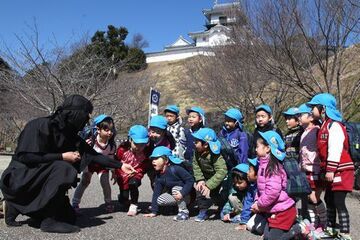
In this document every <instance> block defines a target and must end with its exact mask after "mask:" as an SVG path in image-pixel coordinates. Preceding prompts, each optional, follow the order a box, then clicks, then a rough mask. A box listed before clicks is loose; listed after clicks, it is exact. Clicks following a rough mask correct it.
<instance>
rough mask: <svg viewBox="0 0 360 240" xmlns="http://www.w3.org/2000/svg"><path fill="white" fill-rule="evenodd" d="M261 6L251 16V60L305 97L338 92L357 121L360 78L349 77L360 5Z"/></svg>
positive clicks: (296, 0) (342, 1)
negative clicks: (252, 36) (349, 46)
mask: <svg viewBox="0 0 360 240" xmlns="http://www.w3.org/2000/svg"><path fill="white" fill-rule="evenodd" d="M261 3H262V4H258V5H257V8H256V9H255V10H253V12H251V13H249V15H252V17H251V20H252V21H249V22H251V29H252V32H253V33H254V35H255V36H256V38H254V40H253V41H252V42H253V45H252V46H253V56H252V57H251V58H250V59H252V60H253V61H254V62H256V63H257V66H258V67H259V70H260V69H261V70H263V71H266V72H268V73H269V74H271V75H273V76H274V79H275V80H277V81H278V82H281V83H282V84H285V85H287V86H289V87H290V88H291V89H292V90H293V91H295V92H296V94H297V95H299V96H303V97H305V98H310V97H311V96H313V95H314V94H316V93H318V92H330V93H333V94H335V96H337V99H338V105H339V108H340V109H341V110H342V111H343V112H346V113H348V116H349V117H351V113H350V112H349V110H350V109H354V108H355V109H358V108H359V100H360V99H359V89H360V78H359V77H357V78H356V77H355V78H352V79H349V75H348V74H347V73H348V72H349V70H350V69H351V68H353V66H352V63H353V61H354V57H356V56H357V54H356V53H357V52H358V51H359V50H358V46H356V45H355V46H353V47H351V48H348V45H349V44H354V43H356V42H358V41H359V27H360V25H359V21H360V8H359V7H358V3H359V1H346V0H338V1H321V0H312V1H307V0H291V1H290V0H289V1H285V0H281V1H266V2H265V1H264V2H261ZM345 79H349V81H347V82H344V80H345Z"/></svg>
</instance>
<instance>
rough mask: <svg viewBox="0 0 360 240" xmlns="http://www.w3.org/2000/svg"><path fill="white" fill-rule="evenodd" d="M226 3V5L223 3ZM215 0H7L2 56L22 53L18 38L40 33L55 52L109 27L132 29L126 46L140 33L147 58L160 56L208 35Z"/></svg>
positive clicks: (0, 19)
mask: <svg viewBox="0 0 360 240" xmlns="http://www.w3.org/2000/svg"><path fill="white" fill-rule="evenodd" d="M219 2H224V1H219ZM213 3H214V1H213V0H180V1H179V0H156V1H150V0H103V1H100V0H58V1H51V0H32V1H29V0H22V1H21V0H2V1H1V7H0V50H4V47H5V46H7V47H9V48H10V49H18V48H19V46H20V45H19V42H18V41H17V40H16V37H15V35H17V36H20V37H22V38H23V37H24V36H26V34H29V33H31V30H30V28H29V27H30V26H31V27H32V26H34V23H35V22H36V26H37V28H38V33H39V39H40V43H42V45H43V46H44V47H45V48H48V49H50V48H51V46H54V45H53V44H52V43H54V42H55V39H56V42H57V44H58V45H59V46H66V44H69V43H75V42H76V41H79V39H81V37H82V36H84V35H85V34H88V35H90V36H92V35H93V34H94V33H95V32H96V31H97V30H101V31H106V29H107V26H108V25H110V24H111V25H114V26H116V27H120V26H124V27H126V28H127V29H128V31H129V35H128V37H127V40H130V39H131V38H132V35H133V34H135V33H140V34H142V35H143V36H144V38H145V39H146V40H147V41H148V43H149V47H148V48H145V49H144V51H145V52H154V51H161V50H163V48H164V47H165V46H166V45H169V44H172V43H173V42H175V41H176V39H177V38H178V37H179V35H182V36H184V37H185V38H187V39H188V40H190V38H189V37H188V36H187V33H189V32H195V31H201V30H203V29H204V24H205V17H204V15H203V13H202V9H204V8H211V7H212V6H213Z"/></svg>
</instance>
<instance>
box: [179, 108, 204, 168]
mask: <svg viewBox="0 0 360 240" xmlns="http://www.w3.org/2000/svg"><path fill="white" fill-rule="evenodd" d="M186 114H187V115H188V119H187V122H188V125H189V126H190V128H189V129H188V128H186V129H185V137H186V150H185V153H184V158H185V160H187V161H188V162H190V163H192V160H193V157H194V151H195V145H194V138H193V136H192V134H193V133H196V132H197V131H199V129H200V128H203V127H204V126H205V111H204V110H203V109H202V108H201V107H192V108H190V109H187V110H186Z"/></svg>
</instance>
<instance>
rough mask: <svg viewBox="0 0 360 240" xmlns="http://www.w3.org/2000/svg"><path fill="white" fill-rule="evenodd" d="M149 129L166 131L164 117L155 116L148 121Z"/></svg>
mask: <svg viewBox="0 0 360 240" xmlns="http://www.w3.org/2000/svg"><path fill="white" fill-rule="evenodd" d="M149 126H150V127H156V128H160V129H166V127H167V120H166V118H165V117H164V116H160V115H156V116H153V117H152V118H151V119H150V125H149Z"/></svg>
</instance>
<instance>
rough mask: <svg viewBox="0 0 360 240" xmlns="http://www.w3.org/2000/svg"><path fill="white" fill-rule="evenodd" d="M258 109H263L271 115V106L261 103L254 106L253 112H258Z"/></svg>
mask: <svg viewBox="0 0 360 240" xmlns="http://www.w3.org/2000/svg"><path fill="white" fill-rule="evenodd" d="M260 110H264V111H265V112H267V113H268V114H270V115H272V110H271V107H270V106H269V105H267V104H262V105H260V106H257V107H256V108H255V112H258V111H260Z"/></svg>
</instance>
